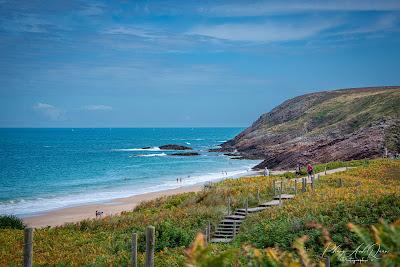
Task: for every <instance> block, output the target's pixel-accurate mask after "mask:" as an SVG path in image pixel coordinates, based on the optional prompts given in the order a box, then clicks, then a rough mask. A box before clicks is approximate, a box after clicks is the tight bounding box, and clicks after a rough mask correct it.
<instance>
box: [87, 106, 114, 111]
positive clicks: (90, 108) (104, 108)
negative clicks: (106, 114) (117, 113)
mask: <svg viewBox="0 0 400 267" xmlns="http://www.w3.org/2000/svg"><path fill="white" fill-rule="evenodd" d="M112 109H113V108H112V107H111V106H106V105H88V106H85V110H88V111H110V110H112Z"/></svg>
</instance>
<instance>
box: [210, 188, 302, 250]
mask: <svg viewBox="0 0 400 267" xmlns="http://www.w3.org/2000/svg"><path fill="white" fill-rule="evenodd" d="M294 196H295V195H291V194H279V195H276V196H275V197H274V199H273V200H271V201H268V202H265V203H261V204H259V205H258V206H257V207H253V208H241V209H237V210H235V211H234V212H233V213H232V214H228V215H226V216H225V217H224V219H223V220H221V221H220V222H219V224H218V226H217V227H216V229H215V231H214V233H213V234H212V238H211V240H210V242H212V243H229V242H231V241H232V239H233V238H234V237H235V235H236V234H237V233H238V232H239V229H240V225H241V224H242V222H243V221H244V219H246V216H247V215H249V214H252V213H256V212H260V211H263V210H265V209H268V208H270V207H274V206H279V205H281V204H282V201H284V200H290V199H292V198H294Z"/></svg>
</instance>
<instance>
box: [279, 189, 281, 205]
mask: <svg viewBox="0 0 400 267" xmlns="http://www.w3.org/2000/svg"><path fill="white" fill-rule="evenodd" d="M279 206H282V187H281V189H280V190H279Z"/></svg>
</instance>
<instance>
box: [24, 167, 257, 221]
mask: <svg viewBox="0 0 400 267" xmlns="http://www.w3.org/2000/svg"><path fill="white" fill-rule="evenodd" d="M258 174H260V172H257V171H250V172H249V173H246V174H240V175H234V176H230V177H221V178H220V179H215V180H210V181H206V182H201V183H197V184H194V185H184V186H181V187H178V188H174V189H166V190H160V191H156V192H149V193H143V194H138V195H133V196H129V197H123V198H115V199H111V200H109V201H107V202H99V203H90V204H82V205H77V206H73V207H64V208H59V209H55V210H49V211H45V212H42V213H40V214H36V215H35V214H34V215H29V216H26V217H23V218H22V220H23V221H24V223H25V224H26V225H27V226H29V227H33V228H42V227H47V226H51V227H54V226H62V225H64V224H67V223H76V222H79V221H82V220H85V219H95V218H96V210H99V211H102V212H104V214H103V215H102V217H105V216H110V215H119V214H121V212H123V211H131V210H133V209H134V208H135V207H136V206H137V205H139V204H140V203H141V202H143V201H150V200H154V199H156V198H159V197H164V196H172V195H177V194H182V193H188V192H199V191H201V190H202V189H203V187H204V185H205V184H206V183H208V182H218V181H221V180H224V179H237V178H240V177H246V176H254V175H258Z"/></svg>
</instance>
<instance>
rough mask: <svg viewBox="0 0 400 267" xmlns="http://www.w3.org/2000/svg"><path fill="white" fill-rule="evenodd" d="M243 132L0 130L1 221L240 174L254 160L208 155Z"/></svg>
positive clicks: (154, 129)
mask: <svg viewBox="0 0 400 267" xmlns="http://www.w3.org/2000/svg"><path fill="white" fill-rule="evenodd" d="M242 130H243V128H102V129H99V128H96V129H82V128H78V129H71V128H69V129H67V128H63V129H48V128H46V129H0V163H1V165H0V214H14V215H17V216H20V217H26V216H31V215H36V214H42V213H45V212H47V211H50V210H55V209H59V208H64V207H71V206H79V205H82V204H89V203H96V202H106V201H110V200H112V199H115V198H121V197H128V196H132V195H138V194H142V193H148V192H155V191H161V190H166V189H173V188H178V187H181V186H188V185H194V184H198V183H204V182H207V181H212V180H218V179H221V178H223V177H226V176H229V177H232V176H238V175H240V174H245V173H247V172H248V171H249V170H250V168H251V167H252V166H254V165H256V164H257V163H258V162H259V161H253V160H233V159H230V158H229V157H227V156H224V155H223V154H222V153H213V152H208V149H210V148H215V147H218V145H220V144H221V143H223V142H224V141H226V140H228V139H230V138H232V137H234V136H235V135H236V134H238V133H239V132H240V131H242ZM164 144H178V145H185V146H190V147H192V148H193V149H194V150H195V151H197V152H199V153H200V155H199V156H190V157H188V156H186V157H185V156H169V154H171V153H176V152H177V151H164V150H160V149H159V146H160V145H164ZM143 147H150V148H149V149H142V148H143ZM223 172H227V174H228V175H225V174H223ZM177 178H182V182H177V181H176V179H177Z"/></svg>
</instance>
